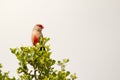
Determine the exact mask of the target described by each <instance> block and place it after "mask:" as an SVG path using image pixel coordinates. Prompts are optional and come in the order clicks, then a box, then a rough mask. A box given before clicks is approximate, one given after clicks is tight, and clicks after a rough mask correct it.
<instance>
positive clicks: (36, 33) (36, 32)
mask: <svg viewBox="0 0 120 80" xmlns="http://www.w3.org/2000/svg"><path fill="white" fill-rule="evenodd" d="M43 28H44V27H43V25H42V24H36V25H35V26H34V27H33V30H32V35H31V40H32V44H33V45H36V44H37V43H39V41H40V39H41V38H43V34H42V30H43Z"/></svg>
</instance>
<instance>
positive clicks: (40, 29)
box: [33, 24, 44, 32]
mask: <svg viewBox="0 0 120 80" xmlns="http://www.w3.org/2000/svg"><path fill="white" fill-rule="evenodd" d="M43 28H44V27H43V25H42V24H36V25H35V26H34V28H33V30H37V31H39V32H40V31H42V29H43Z"/></svg>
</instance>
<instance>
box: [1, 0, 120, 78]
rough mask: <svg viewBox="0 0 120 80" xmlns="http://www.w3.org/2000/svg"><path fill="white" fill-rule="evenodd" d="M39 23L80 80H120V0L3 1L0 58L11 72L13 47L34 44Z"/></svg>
mask: <svg viewBox="0 0 120 80" xmlns="http://www.w3.org/2000/svg"><path fill="white" fill-rule="evenodd" d="M37 23H41V24H43V25H44V27H45V28H44V30H43V34H44V36H45V37H50V38H51V40H50V41H49V43H50V44H51V51H52V52H53V54H52V57H53V58H54V59H56V60H62V59H63V58H69V59H70V62H69V63H68V64H67V70H69V71H71V72H72V73H74V72H75V73H77V77H78V79H77V80H120V1H119V0H0V36H1V38H0V39H1V40H0V63H2V64H3V71H10V76H16V68H17V66H18V64H17V59H16V57H15V56H14V55H13V54H11V52H10V50H9V48H14V47H20V46H30V45H31V31H32V28H33V26H34V25H35V24H37Z"/></svg>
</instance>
